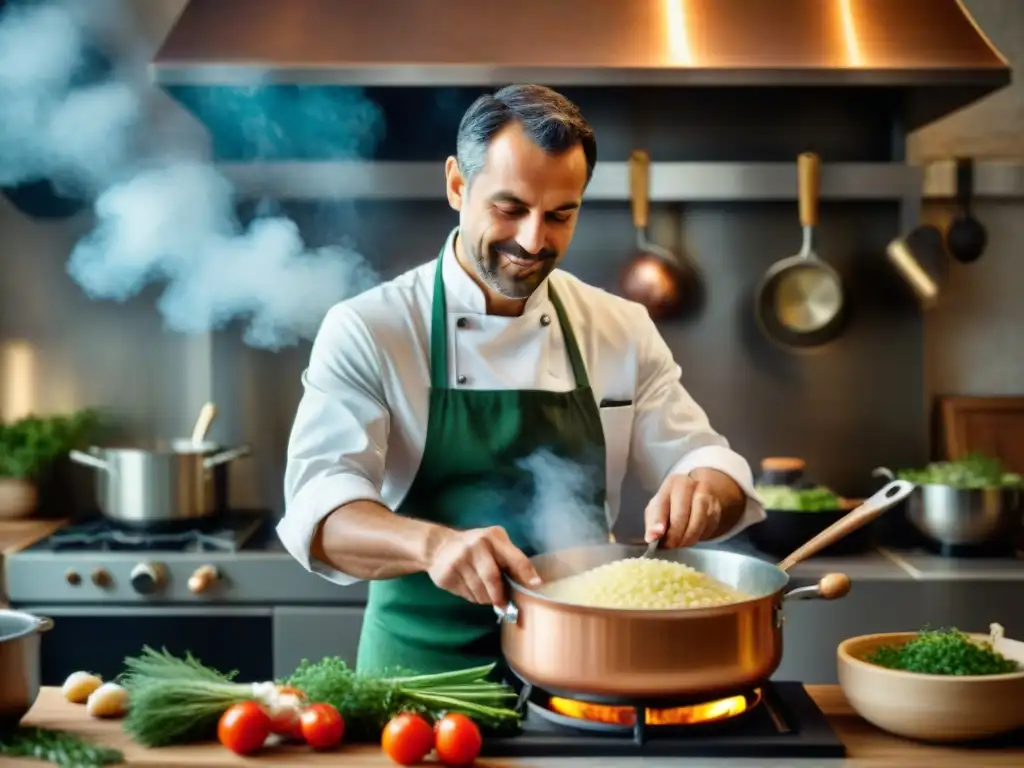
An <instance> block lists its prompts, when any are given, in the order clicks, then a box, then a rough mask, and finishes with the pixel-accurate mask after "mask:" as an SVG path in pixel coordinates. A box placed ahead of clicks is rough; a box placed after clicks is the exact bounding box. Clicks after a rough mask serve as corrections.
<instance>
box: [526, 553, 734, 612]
mask: <svg viewBox="0 0 1024 768" xmlns="http://www.w3.org/2000/svg"><path fill="white" fill-rule="evenodd" d="M537 591H538V592H539V593H540V594H542V595H545V596H546V597H550V598H552V599H553V600H559V601H561V602H563V603H575V604H576V605H588V606H593V607H595V608H633V609H640V610H677V609H680V608H709V607H711V606H716V605H727V604H729V603H739V602H742V601H743V600H749V599H750V595H747V594H745V593H743V592H740V591H739V590H736V589H733V588H732V587H730V586H728V585H726V584H723V583H722V582H720V581H718V580H717V579H713V578H711V577H710V576H708V575H707V574H706V573H701V572H700V571H698V570H696V569H695V568H692V567H690V566H689V565H686V564H684V563H676V562H672V561H670V560H658V559H656V558H639V557H631V558H626V559H624V560H616V561H615V562H612V563H605V564H604V565H599V566H597V567H596V568H591V569H590V570H588V571H584V572H582V573H577V574H575V575H573V576H568V577H566V578H564V579H558V580H557V581H553V582H551V583H550V584H545V585H544V586H542V587H541V588H540V589H539V590H537Z"/></svg>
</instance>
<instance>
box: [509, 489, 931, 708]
mask: <svg viewBox="0 0 1024 768" xmlns="http://www.w3.org/2000/svg"><path fill="white" fill-rule="evenodd" d="M913 489H914V485H913V483H909V482H907V481H903V480H897V481H894V482H891V483H888V484H887V485H886V486H885V487H884V488H882V489H881V490H880V491H878V493H876V494H875V495H874V496H872V497H870V498H869V499H867V500H866V501H865V502H864V503H863V504H862V505H861V506H859V507H857V508H856V509H855V510H853V511H852V512H850V513H849V514H848V515H846V516H845V517H843V518H842V519H840V520H839V521H837V522H836V523H835V524H833V525H832V526H830V527H829V528H826V529H825V530H824V531H822V532H821V533H820V534H818V535H817V536H815V537H814V538H813V539H811V540H810V541H809V542H807V543H806V544H804V545H803V546H802V547H800V548H799V549H798V550H796V551H795V552H794V553H793V554H791V555H790V556H789V557H787V558H786V559H785V560H783V561H782V562H781V563H779V564H778V565H773V564H772V563H769V562H765V561H763V560H761V559H759V558H757V557H751V556H748V555H741V554H737V553H733V552H725V551H717V550H710V549H674V550H658V551H657V552H656V553H655V554H654V555H653V557H656V558H660V559H663V560H673V561H676V562H681V563H686V564H687V565H690V566H692V567H694V568H696V569H697V570H699V571H702V572H703V573H706V574H708V575H710V576H712V577H714V578H716V579H718V580H719V581H721V582H724V583H725V584H728V585H730V586H732V587H734V588H736V589H739V590H741V591H743V592H745V593H747V594H749V595H752V597H751V599H749V600H746V601H744V602H740V603H734V604H731V605H723V606H716V607H713V608H691V609H682V610H630V609H615V608H595V607H588V606H582V605H574V604H570V603H565V602H561V601H558V600H553V599H552V598H550V597H546V596H544V595H542V594H540V593H538V592H535V591H532V590H529V589H527V588H525V587H523V586H521V585H520V584H517V583H515V582H514V581H512V580H511V579H507V582H508V584H509V595H510V600H509V603H508V605H507V606H505V607H504V608H498V607H495V612H496V613H497V614H498V616H499V621H500V622H501V623H502V627H501V648H502V652H503V654H504V656H505V660H506V662H507V663H508V665H509V667H510V669H511V670H512V671H513V672H514V673H515V674H516V675H518V676H519V677H520V678H522V679H523V680H525V681H527V682H529V683H532V684H534V685H537V686H540V687H541V688H543V689H544V690H546V691H547V692H548V693H551V694H554V695H563V696H569V697H576V698H586V699H588V700H590V701H596V702H601V701H608V702H611V701H616V702H622V701H624V700H632V701H639V702H656V701H659V700H662V701H666V702H668V701H672V702H673V703H674V704H677V705H678V704H681V703H685V702H687V701H690V702H698V701H709V700H712V699H715V698H719V697H725V696H728V695H732V694H735V693H737V692H739V691H742V690H749V689H750V688H753V687H756V686H757V684H758V683H761V682H763V681H764V680H767V679H768V678H769V677H771V675H772V674H773V673H774V672H775V670H776V669H777V668H778V666H779V663H780V662H781V660H782V621H783V613H782V603H783V601H784V600H806V599H813V598H819V599H824V600H833V599H836V598H839V597H843V596H844V595H845V594H846V593H847V592H849V590H850V580H849V578H848V577H847V576H845V575H843V574H838V573H832V574H828V575H826V576H824V577H822V579H821V580H820V581H819V582H818V583H817V584H815V585H812V586H809V587H800V588H798V589H789V590H788V591H787V589H786V588H787V586H788V585H789V582H790V577H789V574H787V573H786V571H787V570H788V569H789V568H791V567H792V566H793V565H795V564H796V563H798V562H800V561H801V560H803V559H805V558H808V557H810V556H812V555H814V554H815V553H817V552H819V551H821V550H822V549H824V548H825V547H827V546H829V545H831V544H833V543H835V542H836V541H838V540H839V539H840V538H842V537H843V536H845V535H846V534H848V533H851V532H852V531H854V530H856V529H857V528H859V527H861V526H862V525H865V524H866V523H868V522H870V521H871V520H873V519H874V518H876V517H878V515H880V514H881V513H882V512H884V511H885V510H887V509H889V508H890V507H892V506H893V505H895V504H897V503H899V502H900V501H901V500H902V499H904V498H906V497H907V496H909V495H910V493H911V492H912V491H913ZM645 549H646V547H645V546H643V545H633V546H630V545H624V544H607V545H597V546H587V547H577V548H573V549H567V550H561V551H556V552H549V553H546V554H543V555H537V556H535V557H533V558H531V562H532V563H533V564H534V567H535V568H536V569H537V571H538V573H539V574H540V576H541V578H542V579H545V580H546V581H554V580H556V579H559V578H564V577H566V576H570V575H572V574H575V573H580V572H582V571H585V570H588V569H590V568H594V567H597V566H599V565H603V564H605V563H610V562H613V561H615V560H621V559H623V558H627V557H639V556H640V555H641V554H643V552H644V550H645Z"/></svg>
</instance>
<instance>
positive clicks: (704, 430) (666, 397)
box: [630, 317, 765, 541]
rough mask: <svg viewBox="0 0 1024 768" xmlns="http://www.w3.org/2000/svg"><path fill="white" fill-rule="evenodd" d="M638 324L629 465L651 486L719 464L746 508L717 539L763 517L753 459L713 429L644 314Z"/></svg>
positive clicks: (731, 534)
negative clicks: (639, 338) (740, 492)
mask: <svg viewBox="0 0 1024 768" xmlns="http://www.w3.org/2000/svg"><path fill="white" fill-rule="evenodd" d="M638 326H639V327H640V328H641V333H642V334H643V336H644V338H643V340H642V341H641V343H640V349H639V355H638V360H637V364H638V372H637V373H638V376H637V395H636V405H635V407H636V411H635V415H634V421H633V436H632V440H631V445H630V470H631V471H632V473H633V474H634V475H635V476H636V477H637V478H638V479H639V480H640V482H641V483H643V485H644V487H646V488H648V489H650V490H651V491H654V490H656V489H657V488H658V487H660V486H661V483H662V482H663V481H664V480H665V478H666V477H668V476H669V475H672V474H680V475H685V474H688V473H689V472H691V471H693V470H694V469H699V468H708V469H716V470H718V471H719V472H722V473H723V474H726V475H728V476H729V477H731V478H732V479H733V480H735V481H736V484H737V485H739V487H740V488H741V489H742V490H743V492H744V493H745V494H746V496H747V503H746V507H745V509H744V510H743V514H742V515H741V516H740V519H739V520H738V521H737V523H736V525H735V526H734V527H733V528H732V529H731V530H730V531H728V532H727V533H725V534H724V535H722V536H720V537H718V538H717V539H715V540H716V541H721V540H723V539H727V538H730V537H732V536H735V535H736V534H737V533H739V532H740V531H742V530H743V529H744V528H747V527H749V526H751V525H753V524H754V523H758V522H760V521H761V520H764V518H765V512H764V506H763V504H762V502H761V499H760V498H759V497H758V495H757V493H756V492H755V490H754V477H753V473H752V472H751V469H750V464H749V463H748V462H747V461H746V459H744V458H743V457H742V456H740V455H739V454H738V453H736V452H735V451H733V450H732V449H731V448H730V447H729V441H728V440H726V439H725V437H723V436H722V435H720V434H718V433H717V432H716V431H715V430H714V429H712V428H711V424H710V422H709V421H708V417H707V414H706V413H705V412H704V410H703V409H702V408H701V407H700V406H699V405H698V404H697V402H696V401H695V400H694V399H693V398H692V397H691V396H690V394H689V393H688V392H687V391H686V389H684V388H683V385H682V384H681V383H680V376H681V373H682V372H681V370H680V368H679V366H678V365H677V364H676V362H675V359H674V358H673V357H672V352H671V350H670V349H669V348H668V345H667V344H666V343H665V340H664V339H663V338H662V337H661V334H660V333H658V329H657V327H656V326H655V325H654V323H653V322H652V321H651V320H650V319H649V318H648V317H644V321H643V322H641V323H638Z"/></svg>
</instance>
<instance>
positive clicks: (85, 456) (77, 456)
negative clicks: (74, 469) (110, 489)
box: [68, 450, 110, 472]
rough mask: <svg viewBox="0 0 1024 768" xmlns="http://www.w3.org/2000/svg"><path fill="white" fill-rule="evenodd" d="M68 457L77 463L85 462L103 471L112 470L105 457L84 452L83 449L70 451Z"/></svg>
mask: <svg viewBox="0 0 1024 768" xmlns="http://www.w3.org/2000/svg"><path fill="white" fill-rule="evenodd" d="M68 458H70V459H71V460H72V461H73V462H75V463H76V464H84V465H85V466H87V467H92V468H93V469H98V470H101V471H103V472H109V471H110V465H109V464H107V462H105V461H104V460H103V459H98V458H96V457H95V456H93V455H92V454H91V453H84V452H82V451H74V450H72V451H68Z"/></svg>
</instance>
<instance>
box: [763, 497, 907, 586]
mask: <svg viewBox="0 0 1024 768" xmlns="http://www.w3.org/2000/svg"><path fill="white" fill-rule="evenodd" d="M916 487H917V486H915V485H914V484H913V483H911V482H910V481H908V480H893V481H892V482H891V483H886V484H885V486H883V487H882V489H881V490H880V491H878V492H877V493H875V494H874V495H873V496H870V497H868V498H867V499H866V500H865V501H864V503H863V504H861V505H860V506H859V507H857V508H856V509H855V510H853V511H852V512H849V513H847V514H845V515H843V516H842V517H841V518H839V519H838V520H837V521H836V522H834V523H832V525H830V526H829V527H828V528H826V529H825V530H824V531H822V532H821V533H819V534H818V535H817V536H815V537H814V538H813V539H811V540H810V541H808V542H807V543H806V544H804V545H803V546H802V547H800V548H799V549H797V550H796V551H795V552H793V553H792V554H791V555H789V557H787V558H786V559H785V560H783V561H782V562H780V563H779V568H780V569H781V570H783V571H788V570H789V569H790V568H792V567H793V566H794V565H796V564H797V563H799V562H802V561H804V560H806V559H807V558H808V557H811V556H813V555H816V554H818V552H820V551H821V550H823V549H825V547H828V546H831V545H832V544H835V543H836V542H837V541H839V540H840V539H841V538H843V537H844V536H848V535H849V534H851V533H853V532H854V531H856V530H857V529H858V528H860V527H861V526H864V525H867V524H868V523H870V522H871V521H872V520H874V519H875V518H876V517H878V516H879V515H880V514H882V513H883V512H885V511H886V510H887V509H889V508H890V507H892V506H894V505H895V504H898V503H899V502H901V501H903V499H905V498H907V497H908V496H909V495H910V494H911V493H912V492H913V490H914V488H916Z"/></svg>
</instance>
